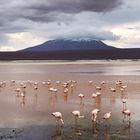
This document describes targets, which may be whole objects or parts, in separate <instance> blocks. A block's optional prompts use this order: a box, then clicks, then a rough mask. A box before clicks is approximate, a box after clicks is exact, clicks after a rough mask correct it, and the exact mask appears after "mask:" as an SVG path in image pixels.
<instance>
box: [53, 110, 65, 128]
mask: <svg viewBox="0 0 140 140" xmlns="http://www.w3.org/2000/svg"><path fill="white" fill-rule="evenodd" d="M52 115H53V116H54V117H55V118H56V123H57V126H58V127H59V122H61V127H62V126H63V125H64V121H63V119H62V114H61V113H60V112H53V113H52Z"/></svg>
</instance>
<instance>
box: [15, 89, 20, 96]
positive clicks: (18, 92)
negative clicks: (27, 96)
mask: <svg viewBox="0 0 140 140" xmlns="http://www.w3.org/2000/svg"><path fill="white" fill-rule="evenodd" d="M15 92H17V96H19V94H20V92H21V89H20V88H17V89H15Z"/></svg>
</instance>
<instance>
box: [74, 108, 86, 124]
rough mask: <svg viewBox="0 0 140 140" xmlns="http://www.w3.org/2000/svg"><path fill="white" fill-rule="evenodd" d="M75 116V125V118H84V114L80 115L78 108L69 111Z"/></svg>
mask: <svg viewBox="0 0 140 140" xmlns="http://www.w3.org/2000/svg"><path fill="white" fill-rule="evenodd" d="M71 113H72V114H73V115H74V116H75V125H77V120H78V119H81V118H85V116H81V114H80V111H79V110H74V111H72V112H71Z"/></svg>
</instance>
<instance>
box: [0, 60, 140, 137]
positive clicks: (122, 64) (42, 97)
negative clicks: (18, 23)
mask: <svg viewBox="0 0 140 140" xmlns="http://www.w3.org/2000/svg"><path fill="white" fill-rule="evenodd" d="M0 79H1V81H6V82H7V85H6V87H4V88H0V127H1V128H3V127H17V128H20V127H24V128H27V129H26V130H25V132H24V134H26V137H27V138H26V140H28V139H30V137H32V138H33V139H40V140H45V139H47V140H49V139H74V140H75V139H76V140H77V139H85V140H88V139H89V140H90V139H139V138H140V119H139V117H140V112H139V105H140V102H139V101H140V93H139V91H140V86H139V85H140V61H131V60H124V61H119V60H118V61H73V62H66V61H13V62H1V63H0ZM11 79H14V80H16V83H15V84H11V83H10V80H11ZM28 79H29V80H32V81H34V82H39V86H38V87H39V88H38V91H36V92H35V91H34V89H33V86H32V85H29V84H27V88H26V89H25V92H26V96H25V98H24V99H23V98H20V97H17V94H16V93H15V89H16V88H18V87H19V86H20V83H21V82H22V83H26V81H27V80H28ZM48 79H51V80H52V85H51V86H53V87H55V88H57V89H58V93H57V95H54V94H51V93H50V92H49V90H48V87H47V86H43V85H42V83H41V82H42V81H47V80H48ZM69 79H71V80H77V81H78V84H77V86H76V87H75V88H74V90H73V92H70V93H69V94H68V95H67V96H65V95H64V93H63V89H62V86H61V85H57V84H56V83H55V81H56V80H60V81H61V82H65V81H67V80H69ZM89 80H93V82H94V84H93V85H89V84H88V81H89ZM102 80H104V81H106V82H107V84H106V86H105V87H104V88H102V90H101V93H102V95H101V97H99V98H97V99H96V101H93V99H92V98H91V94H92V93H93V92H96V90H95V86H100V82H101V81H102ZM116 80H122V81H123V82H124V85H127V86H128V88H127V90H126V91H125V95H126V96H127V108H129V109H130V110H131V112H132V118H131V124H130V123H128V122H126V121H125V122H123V116H122V113H121V111H122V103H121V98H122V95H121V93H120V91H119V88H117V87H116V85H115V84H114V82H115V81H116ZM110 87H114V88H116V89H117V92H116V93H114V94H112V93H111V92H110V90H109V88H110ZM79 93H83V94H84V95H85V98H84V100H83V102H82V103H80V100H79V98H78V94H79ZM95 108H99V109H100V110H101V111H100V115H99V120H100V122H99V123H98V124H97V125H94V124H92V123H91V111H92V110H93V109H95ZM73 110H80V111H81V113H82V114H83V115H85V119H80V120H79V121H78V126H77V127H75V125H74V117H73V116H72V114H71V111H73ZM54 111H60V112H61V113H62V114H63V119H64V121H65V125H64V128H63V130H56V127H55V120H54V118H53V117H52V116H51V113H52V112H54ZM109 111H111V112H112V118H111V119H110V120H109V122H105V121H104V120H103V119H102V117H103V114H104V113H106V112H109ZM36 126H38V127H37V128H36ZM27 130H28V131H27ZM36 131H37V133H40V135H39V134H36V135H32V133H36ZM28 132H31V133H28ZM42 133H43V134H42ZM44 133H45V134H44ZM42 135H43V136H42Z"/></svg>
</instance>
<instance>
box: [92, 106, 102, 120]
mask: <svg viewBox="0 0 140 140" xmlns="http://www.w3.org/2000/svg"><path fill="white" fill-rule="evenodd" d="M99 112H100V110H99V109H94V110H92V112H91V114H92V117H91V120H92V121H94V122H96V121H97V117H98V113H99Z"/></svg>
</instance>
